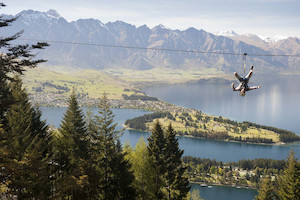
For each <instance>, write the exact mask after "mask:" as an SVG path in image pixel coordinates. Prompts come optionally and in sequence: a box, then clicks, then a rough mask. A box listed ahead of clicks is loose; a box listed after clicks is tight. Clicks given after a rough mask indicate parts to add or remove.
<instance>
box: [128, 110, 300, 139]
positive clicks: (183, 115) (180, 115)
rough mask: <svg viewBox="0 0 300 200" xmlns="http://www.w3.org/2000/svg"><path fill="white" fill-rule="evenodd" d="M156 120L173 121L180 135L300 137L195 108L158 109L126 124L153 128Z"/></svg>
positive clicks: (200, 136)
mask: <svg viewBox="0 0 300 200" xmlns="http://www.w3.org/2000/svg"><path fill="white" fill-rule="evenodd" d="M156 120H159V122H160V123H161V124H162V125H163V126H164V127H167V125H168V124H170V123H171V124H172V127H173V128H174V129H175V131H176V132H177V134H178V135H179V136H186V137H198V138H205V139H217V140H223V141H238V142H247V143H263V144H284V143H289V142H295V141H300V137H299V136H298V135H296V134H295V133H293V132H291V131H287V130H283V129H278V128H275V127H271V126H264V125H259V124H255V123H252V122H246V121H244V122H237V121H233V120H230V119H227V118H223V117H221V116H219V117H215V116H211V115H207V114H204V113H202V112H201V111H197V110H194V109H189V110H184V109H183V110H181V111H176V110H173V111H169V112H154V113H152V114H146V115H144V116H140V117H136V118H134V119H129V120H127V121H126V122H125V126H126V127H127V128H131V129H135V130H143V131H151V129H152V126H153V123H154V121H156Z"/></svg>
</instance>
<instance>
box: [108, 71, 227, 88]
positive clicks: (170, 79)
mask: <svg viewBox="0 0 300 200" xmlns="http://www.w3.org/2000/svg"><path fill="white" fill-rule="evenodd" d="M105 72H107V73H109V74H113V75H114V76H116V77H120V78H122V79H124V80H126V81H129V82H134V83H139V84H141V85H145V84H146V85H147V84H155V83H168V84H172V83H183V82H187V81H193V80H199V79H208V78H228V75H225V74H224V73H223V72H219V71H217V70H216V69H214V68H205V69H202V70H199V69H193V68H191V69H188V70H187V69H185V70H182V69H171V68H164V67H160V68H153V69H150V70H143V71H138V70H126V69H120V70H114V69H109V70H105Z"/></svg>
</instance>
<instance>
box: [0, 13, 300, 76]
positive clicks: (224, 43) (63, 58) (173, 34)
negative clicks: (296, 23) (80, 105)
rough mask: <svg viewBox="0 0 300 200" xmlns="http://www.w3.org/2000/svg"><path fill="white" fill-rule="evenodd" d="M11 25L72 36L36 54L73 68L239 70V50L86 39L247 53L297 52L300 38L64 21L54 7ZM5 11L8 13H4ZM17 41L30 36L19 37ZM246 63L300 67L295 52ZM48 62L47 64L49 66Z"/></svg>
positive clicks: (33, 33)
mask: <svg viewBox="0 0 300 200" xmlns="http://www.w3.org/2000/svg"><path fill="white" fill-rule="evenodd" d="M18 16H19V18H18V20H17V21H16V22H14V24H13V26H11V27H9V28H5V29H2V30H1V34H3V35H11V34H13V33H16V32H18V31H20V30H24V31H25V32H24V34H23V35H22V38H24V39H40V40H49V41H61V42H71V43H75V44H68V43H52V42H50V44H51V46H50V47H49V48H47V49H46V50H45V51H43V52H41V53H39V55H38V56H40V57H43V58H45V59H47V60H48V62H47V64H46V65H48V67H50V66H64V67H68V68H73V69H98V70H102V69H130V70H149V69H153V68H157V67H163V68H167V69H182V70H194V71H203V70H207V69H208V68H215V69H216V70H217V71H221V72H224V73H231V72H233V71H241V68H242V64H243V61H242V56H236V55H222V54H207V53H193V52H188V53H187V52H178V51H163V50H162V51H161V50H149V49H148V50H145V49H135V48H120V47H107V46H97V45H82V44H76V43H86V44H101V45H113V46H128V47H142V48H158V49H174V50H191V51H203V52H225V53H244V52H247V53H248V54H259V55H264V54H300V40H299V39H298V38H287V39H283V40H279V41H277V42H272V43H268V42H265V41H264V40H262V39H260V38H259V37H257V36H240V35H237V34H232V35H230V36H222V35H214V34H212V33H208V32H206V31H204V30H197V29H195V28H189V29H187V30H171V29H168V28H165V27H164V26H163V25H158V26H156V27H154V28H152V29H150V28H149V27H147V26H146V25H144V26H140V27H136V26H134V25H131V24H127V23H125V22H122V21H116V22H109V23H106V24H104V23H102V22H101V21H99V20H96V19H79V20H77V21H72V22H68V21H66V20H65V19H64V18H63V17H61V16H60V15H59V14H58V13H57V12H56V11H55V10H49V11H48V12H39V11H33V10H26V11H22V12H21V13H19V14H18ZM7 17H9V16H7ZM17 42H20V43H22V42H29V41H27V40H18V41H17ZM247 62H248V65H254V66H257V67H258V68H259V69H260V70H259V72H260V73H264V72H269V71H270V70H272V71H274V72H300V58H299V57H297V58H295V57H269V56H266V57H251V56H248V58H247ZM50 68H51V67H50Z"/></svg>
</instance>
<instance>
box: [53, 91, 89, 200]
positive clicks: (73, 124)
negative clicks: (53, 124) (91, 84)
mask: <svg viewBox="0 0 300 200" xmlns="http://www.w3.org/2000/svg"><path fill="white" fill-rule="evenodd" d="M59 132H60V134H61V136H62V137H60V138H59V139H58V140H57V142H56V145H55V150H54V151H55V154H54V163H56V165H55V166H54V168H55V171H54V172H53V173H55V175H54V177H55V183H56V184H55V188H56V189H55V191H56V192H55V196H56V195H58V196H59V197H61V198H64V197H71V198H72V199H82V198H84V197H86V196H88V194H87V191H88V190H87V187H88V176H87V164H88V158H89V155H88V145H89V143H88V140H87V131H86V127H85V121H84V118H83V114H82V111H81V109H80V108H79V105H78V102H77V96H76V94H75V92H74V91H73V92H72V94H71V96H70V99H69V104H68V108H67V110H66V113H65V114H64V117H63V120H62V123H61V125H60V128H59Z"/></svg>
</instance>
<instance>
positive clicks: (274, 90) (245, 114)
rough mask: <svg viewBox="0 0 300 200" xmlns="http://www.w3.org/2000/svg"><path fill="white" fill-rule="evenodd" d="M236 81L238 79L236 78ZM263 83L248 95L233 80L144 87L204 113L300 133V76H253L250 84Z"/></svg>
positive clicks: (160, 96) (148, 90)
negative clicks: (229, 81) (237, 88)
mask: <svg viewBox="0 0 300 200" xmlns="http://www.w3.org/2000/svg"><path fill="white" fill-rule="evenodd" d="M235 83H236V85H237V81H235ZM254 85H261V88H260V89H257V90H253V91H249V92H247V93H246V96H245V97H241V96H240V95H239V92H233V91H232V90H231V87H230V83H215V84H182V85H171V86H160V87H151V88H145V89H144V91H145V92H146V94H148V95H149V96H155V97H158V98H159V99H161V100H164V101H167V102H170V103H173V104H175V105H179V106H183V107H188V108H195V109H197V110H201V111H203V112H204V113H207V114H212V115H216V116H223V117H228V118H230V119H232V120H237V121H251V122H255V123H258V124H263V125H270V126H275V127H277V128H282V129H286V130H290V131H293V132H295V133H296V134H299V135H300V123H299V122H300V121H299V116H300V76H296V75H293V76H284V75H282V76H255V74H254V75H253V76H252V78H251V80H250V82H249V86H254Z"/></svg>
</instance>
